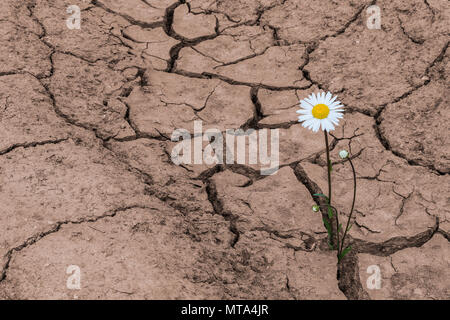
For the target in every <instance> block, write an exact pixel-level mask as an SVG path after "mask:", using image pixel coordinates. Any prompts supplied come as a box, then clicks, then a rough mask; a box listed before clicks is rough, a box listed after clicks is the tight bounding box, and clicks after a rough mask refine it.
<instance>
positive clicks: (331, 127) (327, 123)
mask: <svg viewBox="0 0 450 320" xmlns="http://www.w3.org/2000/svg"><path fill="white" fill-rule="evenodd" d="M325 120H326V121H325V123H326V125H325V126H326V130H327V131H328V132H330V131H333V130H334V126H333V124H332V123H331V121H330V120H329V119H325Z"/></svg>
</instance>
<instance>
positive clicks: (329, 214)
mask: <svg viewBox="0 0 450 320" xmlns="http://www.w3.org/2000/svg"><path fill="white" fill-rule="evenodd" d="M328 218H330V220H331V219H333V208H331V207H328Z"/></svg>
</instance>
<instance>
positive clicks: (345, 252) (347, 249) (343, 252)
mask: <svg viewBox="0 0 450 320" xmlns="http://www.w3.org/2000/svg"><path fill="white" fill-rule="evenodd" d="M351 249H352V247H351V246H348V247H347V248H345V249H344V250H343V251H342V253H341V255H340V256H339V261H340V260H342V258H344V257H345V255H346V254H347V253H348V252H349V251H350V250H351Z"/></svg>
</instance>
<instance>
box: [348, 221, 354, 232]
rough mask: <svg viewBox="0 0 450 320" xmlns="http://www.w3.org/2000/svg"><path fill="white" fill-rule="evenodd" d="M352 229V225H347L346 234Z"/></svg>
mask: <svg viewBox="0 0 450 320" xmlns="http://www.w3.org/2000/svg"><path fill="white" fill-rule="evenodd" d="M352 227H353V223H351V224H349V225H348V227H347V232H349V231H350V229H351V228H352Z"/></svg>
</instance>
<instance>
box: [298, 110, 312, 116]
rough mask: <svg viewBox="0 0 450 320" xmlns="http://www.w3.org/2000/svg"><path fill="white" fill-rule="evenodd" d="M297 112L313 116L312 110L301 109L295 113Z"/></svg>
mask: <svg viewBox="0 0 450 320" xmlns="http://www.w3.org/2000/svg"><path fill="white" fill-rule="evenodd" d="M295 112H297V113H300V114H309V115H312V113H311V110H305V109H299V110H297V111H295Z"/></svg>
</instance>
